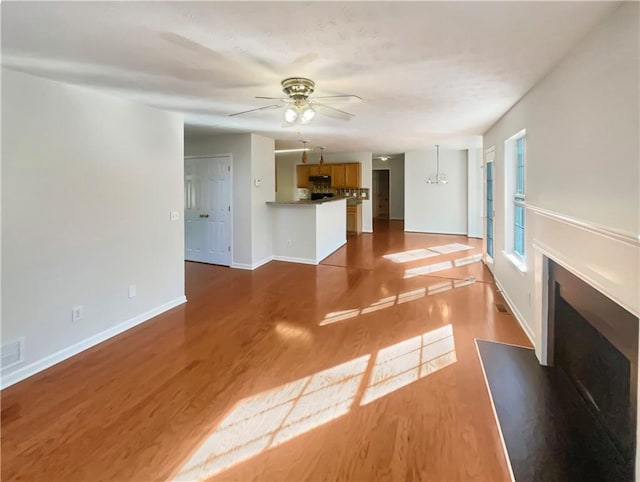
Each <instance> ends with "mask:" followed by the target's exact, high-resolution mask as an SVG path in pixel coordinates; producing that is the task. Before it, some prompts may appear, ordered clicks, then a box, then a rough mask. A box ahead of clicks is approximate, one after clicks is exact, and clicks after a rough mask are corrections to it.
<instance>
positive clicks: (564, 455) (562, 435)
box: [477, 340, 625, 482]
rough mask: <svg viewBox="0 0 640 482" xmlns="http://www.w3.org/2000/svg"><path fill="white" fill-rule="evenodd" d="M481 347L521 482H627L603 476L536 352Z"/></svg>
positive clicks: (551, 373)
mask: <svg viewBox="0 0 640 482" xmlns="http://www.w3.org/2000/svg"><path fill="white" fill-rule="evenodd" d="M477 343H478V351H479V353H480V358H481V361H482V364H483V366H484V370H485V373H486V376H487V382H488V384H489V390H490V391H491V396H492V398H493V401H494V404H495V408H496V414H497V416H498V421H499V423H500V428H501V430H502V435H503V438H504V441H505V445H506V447H507V452H508V455H509V460H510V463H511V467H512V470H513V474H514V477H515V480H516V481H517V482H529V481H531V482H533V481H540V482H543V481H544V482H552V481H558V482H561V481H562V482H571V481H576V482H577V481H580V482H585V481H594V482H595V481H608V480H611V481H613V480H615V481H622V480H625V477H624V476H622V475H621V474H619V473H617V474H616V473H613V472H611V473H609V474H602V473H600V472H599V470H598V467H597V465H596V462H595V461H594V459H593V458H592V457H591V456H589V455H588V450H585V447H584V446H583V441H582V440H580V437H579V436H577V435H576V434H575V433H574V432H572V427H571V425H570V423H569V419H568V418H567V417H566V415H565V412H564V406H563V402H562V397H561V396H560V394H561V393H562V390H561V389H559V387H558V386H557V385H556V384H557V383H558V377H557V375H556V374H555V373H554V370H553V369H551V368H548V367H543V366H541V365H540V364H539V363H538V360H537V358H536V356H535V353H534V351H533V350H532V349H528V348H522V347H517V346H512V345H505V344H503V343H494V342H490V341H484V340H477ZM621 477H622V478H621Z"/></svg>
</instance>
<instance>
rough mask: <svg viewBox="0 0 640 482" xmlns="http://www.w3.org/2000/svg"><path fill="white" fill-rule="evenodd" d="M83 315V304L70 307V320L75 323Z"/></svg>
mask: <svg viewBox="0 0 640 482" xmlns="http://www.w3.org/2000/svg"><path fill="white" fill-rule="evenodd" d="M83 316H84V306H82V305H78V306H74V307H73V308H71V321H72V322H73V323H76V322H78V321H80V320H81V319H82V317H83Z"/></svg>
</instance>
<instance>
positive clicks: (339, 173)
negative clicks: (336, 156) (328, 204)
mask: <svg viewBox="0 0 640 482" xmlns="http://www.w3.org/2000/svg"><path fill="white" fill-rule="evenodd" d="M331 187H332V188H334V189H340V188H343V187H346V184H345V165H344V164H331Z"/></svg>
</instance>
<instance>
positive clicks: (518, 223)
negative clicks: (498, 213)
mask: <svg viewBox="0 0 640 482" xmlns="http://www.w3.org/2000/svg"><path fill="white" fill-rule="evenodd" d="M524 142H525V141H524V137H521V138H519V139H516V192H515V194H514V195H513V204H514V206H513V211H514V220H513V252H514V253H516V254H518V255H519V256H521V257H523V258H524V147H525V144H524Z"/></svg>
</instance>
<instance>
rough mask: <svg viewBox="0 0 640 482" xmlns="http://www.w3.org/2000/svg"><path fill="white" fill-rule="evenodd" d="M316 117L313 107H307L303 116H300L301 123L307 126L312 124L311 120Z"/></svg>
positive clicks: (303, 111)
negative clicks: (308, 123) (309, 123)
mask: <svg viewBox="0 0 640 482" xmlns="http://www.w3.org/2000/svg"><path fill="white" fill-rule="evenodd" d="M315 115H316V111H315V110H313V108H312V107H311V106H309V105H308V106H307V107H305V108H304V109H303V110H302V114H301V115H300V122H302V123H303V124H306V123H307V122H310V121H311V119H313V118H314V117H315Z"/></svg>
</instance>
